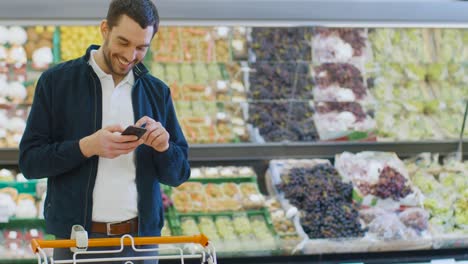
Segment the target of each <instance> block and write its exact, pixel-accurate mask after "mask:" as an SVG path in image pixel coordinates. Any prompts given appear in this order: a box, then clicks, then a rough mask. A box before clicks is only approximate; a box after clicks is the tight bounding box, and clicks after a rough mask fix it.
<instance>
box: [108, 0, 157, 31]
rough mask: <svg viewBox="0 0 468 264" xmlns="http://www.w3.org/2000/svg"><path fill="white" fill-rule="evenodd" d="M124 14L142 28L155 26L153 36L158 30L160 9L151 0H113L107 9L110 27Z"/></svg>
mask: <svg viewBox="0 0 468 264" xmlns="http://www.w3.org/2000/svg"><path fill="white" fill-rule="evenodd" d="M122 15H127V16H129V17H130V18H131V19H133V20H134V21H135V22H137V23H138V24H139V25H140V27H141V28H146V27H148V26H153V28H154V30H153V36H154V34H156V32H158V28H159V14H158V9H156V6H155V5H154V3H153V2H151V0H112V2H111V3H110V5H109V10H108V11H107V18H106V19H107V23H108V25H109V29H112V27H114V26H116V25H117V24H118V23H119V21H120V18H121V16H122Z"/></svg>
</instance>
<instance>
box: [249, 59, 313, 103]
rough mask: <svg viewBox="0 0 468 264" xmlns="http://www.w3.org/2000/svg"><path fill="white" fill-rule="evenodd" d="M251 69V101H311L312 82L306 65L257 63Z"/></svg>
mask: <svg viewBox="0 0 468 264" xmlns="http://www.w3.org/2000/svg"><path fill="white" fill-rule="evenodd" d="M251 68H252V70H253V73H251V74H250V94H249V97H250V99H251V100H282V99H283V100H288V99H300V100H307V99H312V88H313V80H312V77H311V76H310V67H309V65H308V64H306V63H296V62H288V63H270V62H258V63H255V64H253V65H251Z"/></svg>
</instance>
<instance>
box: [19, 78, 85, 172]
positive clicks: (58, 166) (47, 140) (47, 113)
mask: <svg viewBox="0 0 468 264" xmlns="http://www.w3.org/2000/svg"><path fill="white" fill-rule="evenodd" d="M50 85H51V83H49V82H48V81H47V77H46V74H45V73H44V74H42V76H41V77H40V78H39V81H38V83H37V86H36V92H35V94H34V101H33V104H32V107H31V111H30V113H29V116H28V120H27V123H26V129H25V131H24V134H23V137H22V139H21V142H20V146H19V150H20V153H19V167H20V170H21V172H22V173H23V175H24V176H25V177H26V178H28V179H38V178H46V177H54V176H57V175H60V174H62V173H65V172H67V171H70V170H72V169H74V168H75V167H77V166H78V165H79V164H81V163H82V162H83V161H85V160H86V159H87V158H86V157H85V156H83V154H82V152H81V149H80V146H79V140H70V141H63V142H54V140H53V138H52V127H53V125H52V122H53V117H54V113H53V111H52V107H51V106H52V102H53V101H52V100H53V99H52V97H51V94H52V93H51V92H50V91H51V89H52V87H51V86H50Z"/></svg>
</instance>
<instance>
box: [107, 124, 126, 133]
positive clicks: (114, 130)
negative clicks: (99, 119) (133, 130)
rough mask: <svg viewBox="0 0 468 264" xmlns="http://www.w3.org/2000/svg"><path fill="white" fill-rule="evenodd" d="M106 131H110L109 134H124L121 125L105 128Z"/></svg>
mask: <svg viewBox="0 0 468 264" xmlns="http://www.w3.org/2000/svg"><path fill="white" fill-rule="evenodd" d="M104 129H105V130H107V131H109V132H112V133H113V132H122V131H123V130H124V129H123V127H122V126H121V125H119V124H116V125H111V126H107V127H105V128H104Z"/></svg>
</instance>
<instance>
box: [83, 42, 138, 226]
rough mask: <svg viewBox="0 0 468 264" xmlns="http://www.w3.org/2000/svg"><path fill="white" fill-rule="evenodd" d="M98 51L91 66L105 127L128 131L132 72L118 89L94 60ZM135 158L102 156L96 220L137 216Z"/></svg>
mask: <svg viewBox="0 0 468 264" xmlns="http://www.w3.org/2000/svg"><path fill="white" fill-rule="evenodd" d="M96 52H97V51H95V50H93V51H91V56H90V59H89V64H90V65H91V67H92V68H93V70H94V72H95V73H96V75H97V76H98V77H99V80H100V81H101V87H102V127H103V128H104V127H106V126H109V125H115V124H120V125H121V126H122V128H124V129H125V128H126V127H127V126H128V125H133V124H134V123H135V120H134V119H135V118H134V116H133V107H132V96H131V94H132V87H133V84H134V83H135V77H134V76H133V71H130V72H129V73H128V74H127V76H125V78H124V79H123V80H122V81H121V82H120V83H119V84H118V85H117V86H115V84H114V79H113V78H112V75H110V74H107V73H105V72H104V71H103V70H102V69H101V68H100V67H99V65H98V64H97V63H96V61H95V60H94V56H95V54H96ZM133 156H134V153H133V152H131V153H129V154H127V155H121V156H119V157H117V158H115V159H106V158H102V157H99V163H98V171H97V176H96V183H95V186H94V190H93V221H95V222H115V221H124V220H128V219H131V218H134V217H136V216H137V215H138V207H137V199H138V197H137V196H138V194H137V189H136V183H135V176H136V168H135V163H134V161H133Z"/></svg>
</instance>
